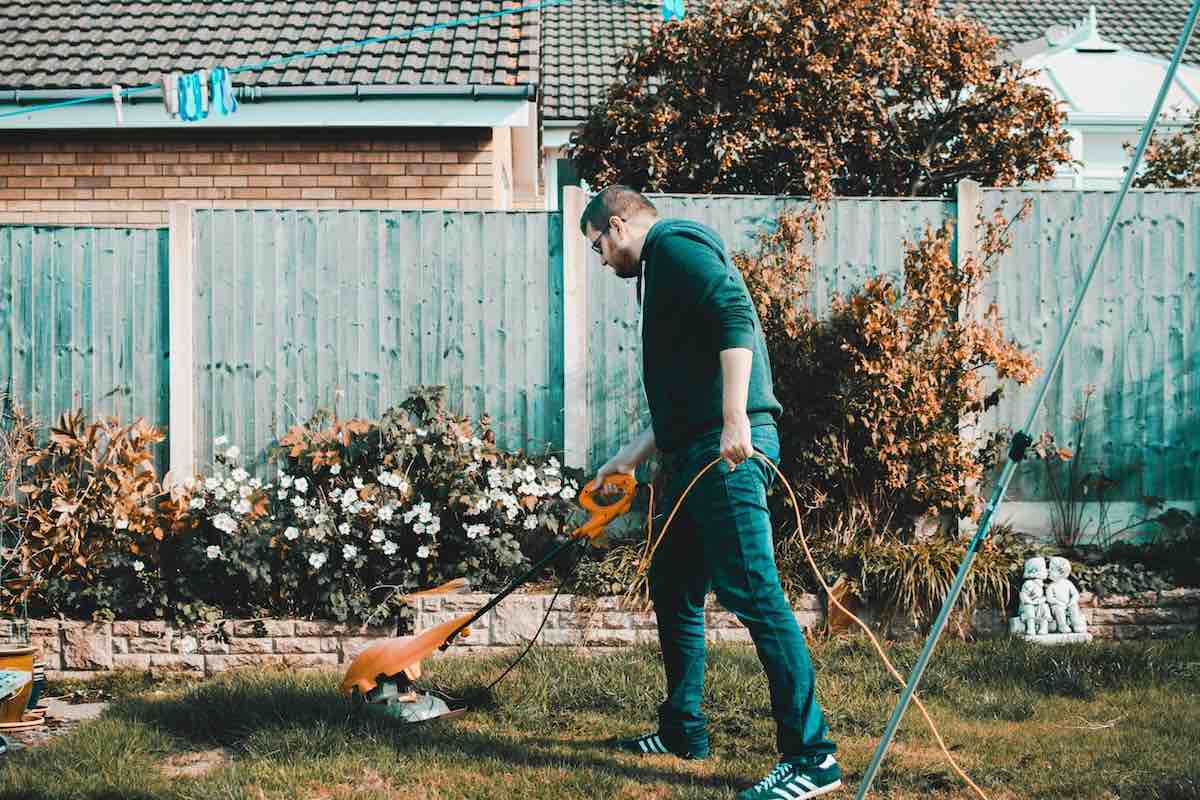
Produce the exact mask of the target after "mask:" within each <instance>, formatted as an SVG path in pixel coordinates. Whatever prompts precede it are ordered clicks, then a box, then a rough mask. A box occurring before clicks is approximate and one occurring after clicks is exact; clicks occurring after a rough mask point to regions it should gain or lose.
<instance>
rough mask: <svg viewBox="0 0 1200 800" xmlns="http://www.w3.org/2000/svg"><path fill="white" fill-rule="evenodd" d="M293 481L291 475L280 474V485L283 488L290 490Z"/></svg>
mask: <svg viewBox="0 0 1200 800" xmlns="http://www.w3.org/2000/svg"><path fill="white" fill-rule="evenodd" d="M293 480H294V478H292V476H291V475H286V474H284V473H283V472H280V473H279V485H280V486H282V487H283V488H285V489H290V488H291V487H292V481H293Z"/></svg>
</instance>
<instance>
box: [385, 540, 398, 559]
mask: <svg viewBox="0 0 1200 800" xmlns="http://www.w3.org/2000/svg"><path fill="white" fill-rule="evenodd" d="M398 549H399V548H398V547H397V546H396V543H395V542H393V541H392V540H391V539H388V540H387V541H386V542H384V543H383V554H384V555H385V556H390V555H392V554H393V553H395V552H396V550H398Z"/></svg>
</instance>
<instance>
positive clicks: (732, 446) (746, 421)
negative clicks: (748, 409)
mask: <svg viewBox="0 0 1200 800" xmlns="http://www.w3.org/2000/svg"><path fill="white" fill-rule="evenodd" d="M752 455H754V445H753V444H751V443H750V417H749V416H747V415H746V414H745V413H744V412H743V413H741V414H733V415H729V416H726V417H725V426H724V427H723V428H722V429H721V458H723V459H724V460H725V463H726V464H728V465H729V469H731V470H732V469H734V468H736V467H737V465H738V464H740V463H742V462H743V461H745V460H746V459H747V458H750V457H751V456H752Z"/></svg>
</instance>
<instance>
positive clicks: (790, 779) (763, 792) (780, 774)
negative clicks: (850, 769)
mask: <svg viewBox="0 0 1200 800" xmlns="http://www.w3.org/2000/svg"><path fill="white" fill-rule="evenodd" d="M841 785H842V771H841V769H839V768H838V763H837V759H835V758H834V757H833V756H831V755H830V756H825V758H824V759H823V760H822V761H820V762H819V763H816V764H811V765H809V766H804V765H803V764H789V763H788V762H786V761H782V762H780V763H779V764H776V765H775V769H773V770H771V772H770V774H768V775H767V777H765V778H763V779H762V780H761V781H759V782H758V783H756V784H754V785H753V786H751V787H750V788H749V789H747V790H746V791H744V792H742V793H741V794H739V795H738V800H806V798H809V797H820V796H821V795H823V794H828V793H829V792H832V791H833V790H834V789H837V788H839V787H841Z"/></svg>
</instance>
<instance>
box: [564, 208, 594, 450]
mask: <svg viewBox="0 0 1200 800" xmlns="http://www.w3.org/2000/svg"><path fill="white" fill-rule="evenodd" d="M586 201H587V196H586V195H585V194H584V191H583V189H581V188H579V187H578V186H564V187H563V190H562V205H561V209H562V215H563V223H562V232H563V247H562V252H563V258H562V267H563V384H564V385H563V461H564V463H565V464H566V465H567V466H570V467H582V468H584V469H586V468H588V467H589V466H591V465H590V464H588V451H589V449H590V448H589V443H590V441H591V415H590V413H589V410H588V387H587V376H588V322H587V286H588V275H587V249H586V248H587V239H586V238H584V236H583V234H581V233H580V232H579V217H580V216H581V215H582V214H583V208H584V204H585V203H586Z"/></svg>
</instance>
